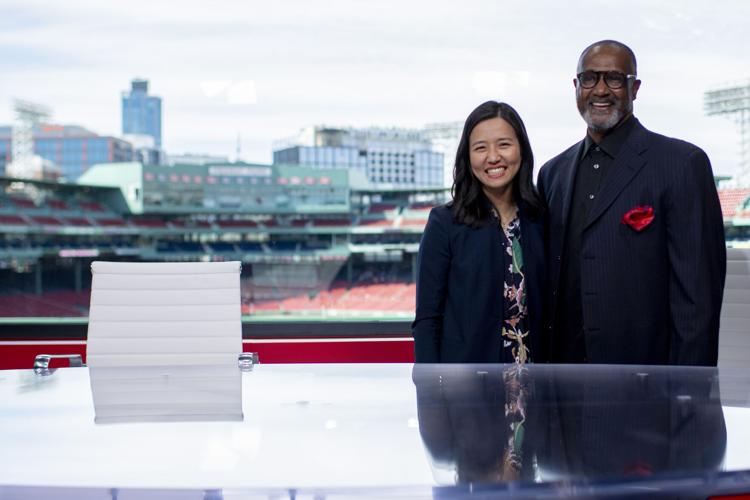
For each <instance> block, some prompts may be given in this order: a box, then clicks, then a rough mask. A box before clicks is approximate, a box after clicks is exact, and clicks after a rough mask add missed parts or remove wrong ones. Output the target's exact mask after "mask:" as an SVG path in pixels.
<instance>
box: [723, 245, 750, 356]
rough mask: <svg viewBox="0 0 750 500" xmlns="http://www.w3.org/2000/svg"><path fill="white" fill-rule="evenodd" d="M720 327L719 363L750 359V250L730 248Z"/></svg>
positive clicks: (728, 250) (728, 249)
mask: <svg viewBox="0 0 750 500" xmlns="http://www.w3.org/2000/svg"><path fill="white" fill-rule="evenodd" d="M720 321H721V323H720V326H719V366H720V367H722V368H730V367H738V368H744V367H746V366H747V364H748V362H750V249H748V248H727V281H726V284H725V286H724V302H723V304H722V307H721V320H720Z"/></svg>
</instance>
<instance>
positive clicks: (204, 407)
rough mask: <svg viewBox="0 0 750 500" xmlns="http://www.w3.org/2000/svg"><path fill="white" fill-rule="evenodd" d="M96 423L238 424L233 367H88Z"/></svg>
mask: <svg viewBox="0 0 750 500" xmlns="http://www.w3.org/2000/svg"><path fill="white" fill-rule="evenodd" d="M89 376H90V380H91V394H92V396H93V400H94V411H95V414H96V416H95V419H94V421H95V422H96V423H97V424H103V423H126V422H189V421H241V420H242V418H243V415H242V373H241V371H240V370H239V369H238V368H237V363H236V362H235V363H226V364H222V365H218V364H216V365H192V366H127V367H91V368H89Z"/></svg>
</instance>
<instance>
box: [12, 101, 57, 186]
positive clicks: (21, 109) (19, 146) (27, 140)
mask: <svg viewBox="0 0 750 500" xmlns="http://www.w3.org/2000/svg"><path fill="white" fill-rule="evenodd" d="M13 111H14V112H15V115H16V119H15V122H14V123H13V129H12V132H11V144H12V146H11V154H12V163H10V164H9V165H8V167H7V170H8V172H7V175H9V176H12V177H18V178H20V179H27V178H31V177H33V176H34V170H35V163H34V126H35V125H37V124H39V123H40V122H41V121H42V120H45V119H47V118H49V117H50V115H51V114H52V112H51V110H50V108H48V107H47V106H44V105H41V104H36V103H33V102H29V101H23V100H21V99H14V100H13Z"/></svg>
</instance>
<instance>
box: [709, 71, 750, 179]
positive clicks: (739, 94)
mask: <svg viewBox="0 0 750 500" xmlns="http://www.w3.org/2000/svg"><path fill="white" fill-rule="evenodd" d="M703 109H704V110H705V112H706V114H707V115H708V116H716V115H720V116H725V117H727V118H730V119H733V120H734V121H735V123H737V124H738V125H739V127H740V163H739V165H738V169H737V175H736V176H735V179H736V184H737V186H738V187H749V186H750V161H749V160H750V158H748V156H749V155H748V146H750V135H749V134H750V80H749V81H747V82H744V83H741V84H730V85H724V86H722V87H717V88H715V89H713V90H709V91H708V92H706V93H705V94H704V95H703Z"/></svg>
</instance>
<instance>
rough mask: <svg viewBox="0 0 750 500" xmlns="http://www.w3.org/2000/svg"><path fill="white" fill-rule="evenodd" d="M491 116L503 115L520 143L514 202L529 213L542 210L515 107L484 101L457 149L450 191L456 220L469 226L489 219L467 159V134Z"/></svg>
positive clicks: (526, 140)
mask: <svg viewBox="0 0 750 500" xmlns="http://www.w3.org/2000/svg"><path fill="white" fill-rule="evenodd" d="M493 118H502V119H503V120H505V121H506V122H508V124H509V125H510V126H511V127H512V128H513V131H514V132H515V133H516V138H517V139H518V144H519V145H520V147H521V167H520V168H519V171H518V173H517V174H516V176H515V177H514V178H513V198H514V200H515V202H516V203H518V204H523V205H524V207H523V208H524V210H525V213H527V214H528V215H529V216H531V217H535V216H537V215H538V214H539V213H541V211H542V207H543V205H542V202H541V199H540V198H539V193H537V190H536V188H535V187H534V182H533V177H534V153H532V151H531V144H530V143H529V136H528V134H527V133H526V127H525V126H524V124H523V121H522V120H521V117H520V116H519V115H518V113H517V112H516V110H515V109H513V107H512V106H510V105H509V104H506V103H504V102H497V101H487V102H484V103H482V104H480V105H479V106H477V108H476V109H475V110H474V111H472V112H471V114H470V115H469V117H468V118H466V123H465V124H464V130H463V133H462V134H461V141H460V142H459V144H458V150H457V151H456V163H455V166H454V167H453V187H452V188H451V194H452V195H453V202H452V203H451V210H452V212H453V218H454V219H455V220H456V222H459V223H461V224H466V225H468V226H472V227H478V226H481V225H482V224H484V223H485V222H487V221H488V220H489V215H490V208H491V205H490V204H489V200H487V197H486V196H485V194H484V191H483V190H482V183H481V182H479V180H478V179H477V178H476V177H475V176H474V173H473V172H472V170H471V163H470V161H469V136H470V135H471V132H472V131H473V130H474V127H476V126H477V125H478V124H479V123H481V122H483V121H485V120H491V119H493Z"/></svg>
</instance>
